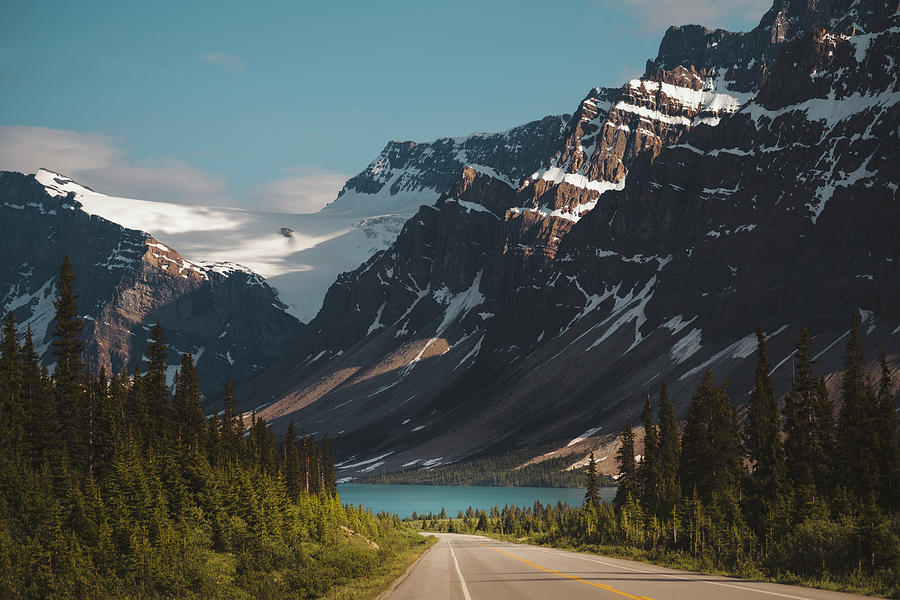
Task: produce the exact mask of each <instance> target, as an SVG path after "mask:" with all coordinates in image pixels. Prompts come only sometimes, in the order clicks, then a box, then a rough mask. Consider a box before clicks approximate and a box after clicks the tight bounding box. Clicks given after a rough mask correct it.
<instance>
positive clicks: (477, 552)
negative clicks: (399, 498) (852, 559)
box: [384, 533, 870, 600]
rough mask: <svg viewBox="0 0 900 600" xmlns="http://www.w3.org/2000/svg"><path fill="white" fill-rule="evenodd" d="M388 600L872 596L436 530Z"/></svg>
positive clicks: (816, 599)
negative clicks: (435, 540)
mask: <svg viewBox="0 0 900 600" xmlns="http://www.w3.org/2000/svg"><path fill="white" fill-rule="evenodd" d="M435 535H437V537H438V538H440V541H439V542H438V543H437V544H435V545H434V546H432V547H431V549H430V550H428V552H427V553H426V554H425V555H424V556H423V557H422V558H421V559H420V560H419V562H418V563H416V564H415V566H413V568H412V569H411V570H410V571H409V572H408V573H407V575H406V577H405V578H404V579H402V580H401V581H400V583H399V584H397V585H396V587H395V588H394V589H393V590H392V591H390V592H388V593H387V594H386V595H385V596H384V599H385V600H407V599H409V600H412V599H416V600H488V599H489V600H530V599H535V600H537V599H550V600H570V599H576V598H577V599H582V598H599V599H603V598H606V599H609V600H622V599H623V598H631V599H632V600H722V599H729V600H731V599H736V600H778V599H780V598H788V599H792V600H839V599H843V600H847V599H850V598H870V597H867V596H855V595H852V594H841V593H838V592H828V591H823V590H814V589H810V588H803V587H797V586H790V585H779V584H775V583H759V582H755V581H747V580H742V579H732V578H728V577H719V576H716V575H702V574H698V573H690V572H687V571H675V570H672V569H666V568H664V567H657V566H653V565H647V564H644V563H640V562H634V561H630V560H621V559H618V558H606V557H603V556H595V555H592V554H578V553H576V552H566V551H563V550H553V549H550V548H540V547H537V546H525V545H522V544H511V543H508V542H500V541H497V540H492V539H489V538H485V537H481V536H476V535H460V534H454V533H451V534H447V533H445V534H435Z"/></svg>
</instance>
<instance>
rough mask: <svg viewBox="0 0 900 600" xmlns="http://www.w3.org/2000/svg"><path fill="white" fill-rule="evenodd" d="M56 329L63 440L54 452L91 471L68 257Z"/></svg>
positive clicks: (60, 285) (59, 293)
mask: <svg viewBox="0 0 900 600" xmlns="http://www.w3.org/2000/svg"><path fill="white" fill-rule="evenodd" d="M57 285H58V287H57V295H56V300H54V301H53V306H54V308H55V309H56V319H55V322H56V326H55V329H54V333H53V338H54V339H53V354H54V355H55V356H56V372H55V373H54V376H53V379H54V386H53V387H54V390H55V396H56V397H55V400H56V418H57V419H58V421H59V422H60V423H61V425H62V430H63V436H62V439H60V440H59V443H58V444H56V445H55V447H54V448H53V450H54V451H56V452H59V451H64V452H68V453H69V458H70V460H71V461H72V463H73V464H74V465H75V466H76V468H83V469H86V468H87V462H88V458H87V452H86V449H87V443H86V442H87V419H88V417H87V410H86V407H85V405H84V398H83V395H82V391H83V389H82V383H83V375H82V371H83V369H84V365H83V363H82V361H81V350H82V348H83V344H82V341H81V328H82V325H83V323H82V320H81V319H80V318H79V317H78V308H77V306H76V304H75V300H76V299H77V298H78V294H76V293H75V275H74V274H73V273H72V265H71V263H70V262H69V257H68V256H67V257H66V258H65V260H64V261H63V264H62V266H61V267H60V269H59V283H58V284H57Z"/></svg>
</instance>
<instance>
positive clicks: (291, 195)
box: [248, 167, 348, 213]
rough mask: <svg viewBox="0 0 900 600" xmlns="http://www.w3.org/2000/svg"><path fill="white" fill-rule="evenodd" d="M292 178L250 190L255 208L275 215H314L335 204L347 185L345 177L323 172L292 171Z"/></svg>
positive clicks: (318, 170)
mask: <svg viewBox="0 0 900 600" xmlns="http://www.w3.org/2000/svg"><path fill="white" fill-rule="evenodd" d="M287 174H289V175H290V176H289V177H284V178H282V179H277V180H275V181H270V182H268V183H264V184H261V185H257V186H254V187H252V188H250V189H249V193H248V197H249V202H250V203H252V204H253V208H255V209H261V210H268V211H272V212H286V213H314V212H318V211H319V210H321V209H322V208H323V207H324V206H325V205H326V204H328V203H329V202H332V201H333V200H334V199H335V198H336V197H337V195H338V192H339V191H340V190H341V188H342V187H343V186H344V184H345V183H346V182H347V179H348V176H347V175H346V174H344V173H338V172H336V171H329V170H328V169H321V168H306V167H304V168H294V169H288V170H287Z"/></svg>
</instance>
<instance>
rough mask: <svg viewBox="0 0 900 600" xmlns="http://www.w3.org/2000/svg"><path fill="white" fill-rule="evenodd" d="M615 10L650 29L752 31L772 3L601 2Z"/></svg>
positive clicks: (752, 0)
mask: <svg viewBox="0 0 900 600" xmlns="http://www.w3.org/2000/svg"><path fill="white" fill-rule="evenodd" d="M597 1H598V4H600V5H601V6H604V7H606V8H608V9H612V10H626V11H627V12H629V13H631V14H632V15H633V17H634V18H635V19H636V20H637V21H638V22H640V23H641V25H642V27H644V28H647V29H659V28H666V27H668V26H669V25H688V24H697V25H705V26H707V27H710V28H715V27H725V28H732V29H749V28H752V27H753V26H754V25H756V24H757V23H758V22H759V19H760V17H762V15H763V13H765V12H766V10H767V9H768V8H769V7H770V6H771V5H772V0H679V1H678V2H672V1H671V0H597Z"/></svg>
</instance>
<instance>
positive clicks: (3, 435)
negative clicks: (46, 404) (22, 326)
mask: <svg viewBox="0 0 900 600" xmlns="http://www.w3.org/2000/svg"><path fill="white" fill-rule="evenodd" d="M19 354H20V352H19V342H18V339H17V336H16V318H15V316H14V315H13V313H12V311H10V312H8V313H7V315H6V318H5V319H4V320H3V340H2V342H0V450H3V451H6V452H10V453H12V452H15V451H16V450H18V448H19V447H20V444H21V441H22V436H23V435H24V425H25V423H24V421H25V415H24V411H23V410H22V368H21V364H20V358H19Z"/></svg>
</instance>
